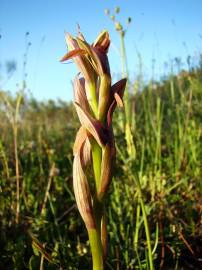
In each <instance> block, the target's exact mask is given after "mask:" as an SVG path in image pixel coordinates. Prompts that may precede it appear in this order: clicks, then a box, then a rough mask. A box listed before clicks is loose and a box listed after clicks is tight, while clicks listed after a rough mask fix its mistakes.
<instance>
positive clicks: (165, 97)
mask: <svg viewBox="0 0 202 270" xmlns="http://www.w3.org/2000/svg"><path fill="white" fill-rule="evenodd" d="M140 88H142V86H141V85H140V81H138V80H137V81H135V82H130V83H129V89H130V99H129V101H130V104H131V106H132V112H131V130H132V135H133V146H134V149H133V150H134V151H133V156H131V155H128V152H127V146H126V141H125V133H124V132H123V130H124V129H123V121H122V118H123V117H124V113H123V112H119V113H118V114H115V119H114V131H115V138H116V147H117V160H116V165H115V168H114V178H113V181H112V183H111V186H110V191H109V194H108V197H107V208H106V209H107V220H108V225H107V227H108V232H109V237H108V258H107V266H106V269H116V270H119V269H150V263H149V259H150V258H149V255H148V249H149V248H150V249H151V252H152V260H153V263H154V266H155V269H195V270H197V269H201V268H202V255H201V254H202V240H201V239H202V220H201V214H202V206H201V205H202V181H201V179H202V158H201V157H202V67H201V66H200V65H199V67H195V68H192V69H191V70H190V71H189V72H187V71H183V72H180V74H178V76H174V75H172V74H171V75H170V76H168V77H167V78H166V79H165V80H163V81H161V82H160V83H157V82H150V83H148V85H147V86H145V87H143V89H142V90H141V91H140ZM78 126H79V122H78V119H77V116H76V113H75V110H74V108H73V105H72V104H71V103H66V102H63V101H57V102H56V101H49V102H47V103H42V102H38V101H36V100H34V99H30V98H26V96H25V95H24V94H21V93H18V94H17V95H16V96H15V97H13V96H11V95H9V94H7V93H5V92H3V91H1V93H0V134H1V135H0V228H1V230H0V269H4V270H6V269H12V270H13V269H18V270H19V269H30V270H31V269H33V270H35V269H40V270H42V269H84V270H85V269H90V268H89V265H91V255H90V250H89V243H88V240H87V239H88V237H87V233H86V230H85V226H84V224H83V222H82V220H81V218H80V215H79V212H78V210H77V207H76V204H75V199H74V194H73V188H72V160H73V154H72V147H73V142H74V138H75V134H76V131H77V129H78ZM148 237H149V239H148ZM148 240H149V241H148Z"/></svg>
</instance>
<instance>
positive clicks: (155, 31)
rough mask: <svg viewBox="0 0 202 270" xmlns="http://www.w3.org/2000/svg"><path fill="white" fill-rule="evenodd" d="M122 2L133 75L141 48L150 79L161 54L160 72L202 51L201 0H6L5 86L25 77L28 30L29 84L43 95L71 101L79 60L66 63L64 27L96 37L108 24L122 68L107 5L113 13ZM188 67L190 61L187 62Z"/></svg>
mask: <svg viewBox="0 0 202 270" xmlns="http://www.w3.org/2000/svg"><path fill="white" fill-rule="evenodd" d="M116 6H119V7H120V13H119V14H118V15H117V19H118V20H119V21H120V22H121V23H122V24H123V25H126V23H125V22H126V19H127V17H129V16H130V17H131V18H132V23H131V24H130V27H129V29H128V32H127V35H126V40H125V41H126V50H127V55H128V64H129V70H130V76H131V78H135V77H136V76H137V74H138V72H139V68H138V58H137V52H139V53H140V54H141V57H142V62H143V72H144V75H145V78H147V79H148V78H149V77H150V76H151V66H152V59H155V60H156V61H155V77H156V78H158V77H159V76H160V75H162V74H163V72H164V62H165V61H167V62H168V61H169V59H171V58H173V57H181V58H182V60H183V62H184V63H185V60H186V56H187V55H188V54H189V55H191V56H193V57H197V55H198V54H199V53H201V52H202V38H201V36H202V16H201V10H202V1H201V0H192V1H190V0H153V1H152V0H147V1H146V0H142V1H137V0H95V1H90V0H86V1H84V0H83V1H81V0H77V1H72V0H57V1H56V0H41V1H39V0H35V1H31V0H26V1H25V0H0V35H1V39H0V63H1V69H0V76H1V77H0V87H1V88H3V89H4V90H9V91H11V92H12V93H14V92H15V91H16V90H17V89H18V87H17V86H16V85H17V84H20V83H21V81H22V73H23V71H22V70H23V68H22V66H23V54H24V53H25V33H26V32H27V31H28V32H29V33H30V34H29V36H28V37H27V38H28V41H30V42H31V46H30V48H29V52H28V61H27V67H26V72H27V74H28V76H27V86H28V88H29V89H30V91H31V93H32V94H33V96H34V97H36V98H37V99H40V100H44V99H46V100H47V99H49V98H52V99H56V98H61V99H64V100H71V98H72V86H71V80H72V79H73V77H74V75H75V74H76V72H77V70H76V68H75V67H74V65H73V64H67V65H66V64H61V63H60V62H59V59H60V58H61V56H63V54H65V52H66V45H65V41H64V31H68V32H70V33H72V34H73V35H75V34H76V29H77V23H79V25H80V27H81V30H82V32H83V34H84V35H85V37H86V39H87V40H88V41H89V42H93V40H94V39H95V38H96V36H97V34H98V33H99V32H100V31H101V30H102V29H107V30H108V31H109V33H110V37H111V40H112V46H111V48H110V52H109V59H110V64H111V71H112V73H113V74H119V73H120V72H121V61H120V57H119V37H118V35H117V33H116V31H115V30H114V25H113V23H112V22H111V20H110V19H109V18H108V17H107V16H106V15H105V13H104V10H105V9H106V8H109V9H110V10H111V12H112V13H113V11H114V8H115V7H116ZM8 60H15V61H16V63H17V70H16V72H15V73H14V74H13V76H12V77H11V78H10V79H9V80H7V79H6V72H5V69H4V64H5V62H6V61H8ZM184 67H186V64H185V65H184Z"/></svg>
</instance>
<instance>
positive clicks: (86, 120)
mask: <svg viewBox="0 0 202 270" xmlns="http://www.w3.org/2000/svg"><path fill="white" fill-rule="evenodd" d="M75 107H76V111H77V114H78V117H79V120H80V122H81V124H82V126H84V127H85V128H86V129H87V130H88V132H89V133H90V134H91V135H92V136H93V137H94V138H95V140H96V141H97V143H98V144H99V145H100V146H101V147H102V146H103V145H105V143H106V141H107V135H108V134H107V130H106V129H105V128H104V126H103V125H102V124H101V123H100V122H99V121H97V120H96V119H94V118H93V117H92V116H91V115H90V114H89V113H88V112H87V111H85V110H84V109H83V108H81V106H80V104H78V103H76V102H75Z"/></svg>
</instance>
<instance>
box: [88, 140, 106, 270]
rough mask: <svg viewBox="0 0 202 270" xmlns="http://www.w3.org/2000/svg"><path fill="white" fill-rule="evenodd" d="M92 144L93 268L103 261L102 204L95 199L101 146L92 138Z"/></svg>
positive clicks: (91, 241)
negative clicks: (93, 191) (94, 189)
mask: <svg viewBox="0 0 202 270" xmlns="http://www.w3.org/2000/svg"><path fill="white" fill-rule="evenodd" d="M91 146H92V158H93V170H94V176H95V188H96V193H95V196H94V198H93V209H94V214H95V220H96V228H95V229H91V230H89V231H88V234H89V241H90V247H91V252H92V258H93V270H102V269H104V266H103V264H104V262H103V249H102V241H101V220H102V216H103V205H102V203H101V202H99V201H98V200H97V193H98V191H99V188H100V174H101V162H102V148H101V147H100V146H99V145H98V143H97V142H96V141H95V140H94V139H93V140H92V142H91Z"/></svg>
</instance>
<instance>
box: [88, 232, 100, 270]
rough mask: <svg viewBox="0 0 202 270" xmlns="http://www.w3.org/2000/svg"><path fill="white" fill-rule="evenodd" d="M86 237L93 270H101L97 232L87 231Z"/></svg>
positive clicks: (98, 235)
mask: <svg viewBox="0 0 202 270" xmlns="http://www.w3.org/2000/svg"><path fill="white" fill-rule="evenodd" d="M88 237H89V241H90V247H91V252H92V258H93V270H103V269H104V266H103V258H102V243H101V238H100V234H99V232H98V230H96V229H90V230H88Z"/></svg>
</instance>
